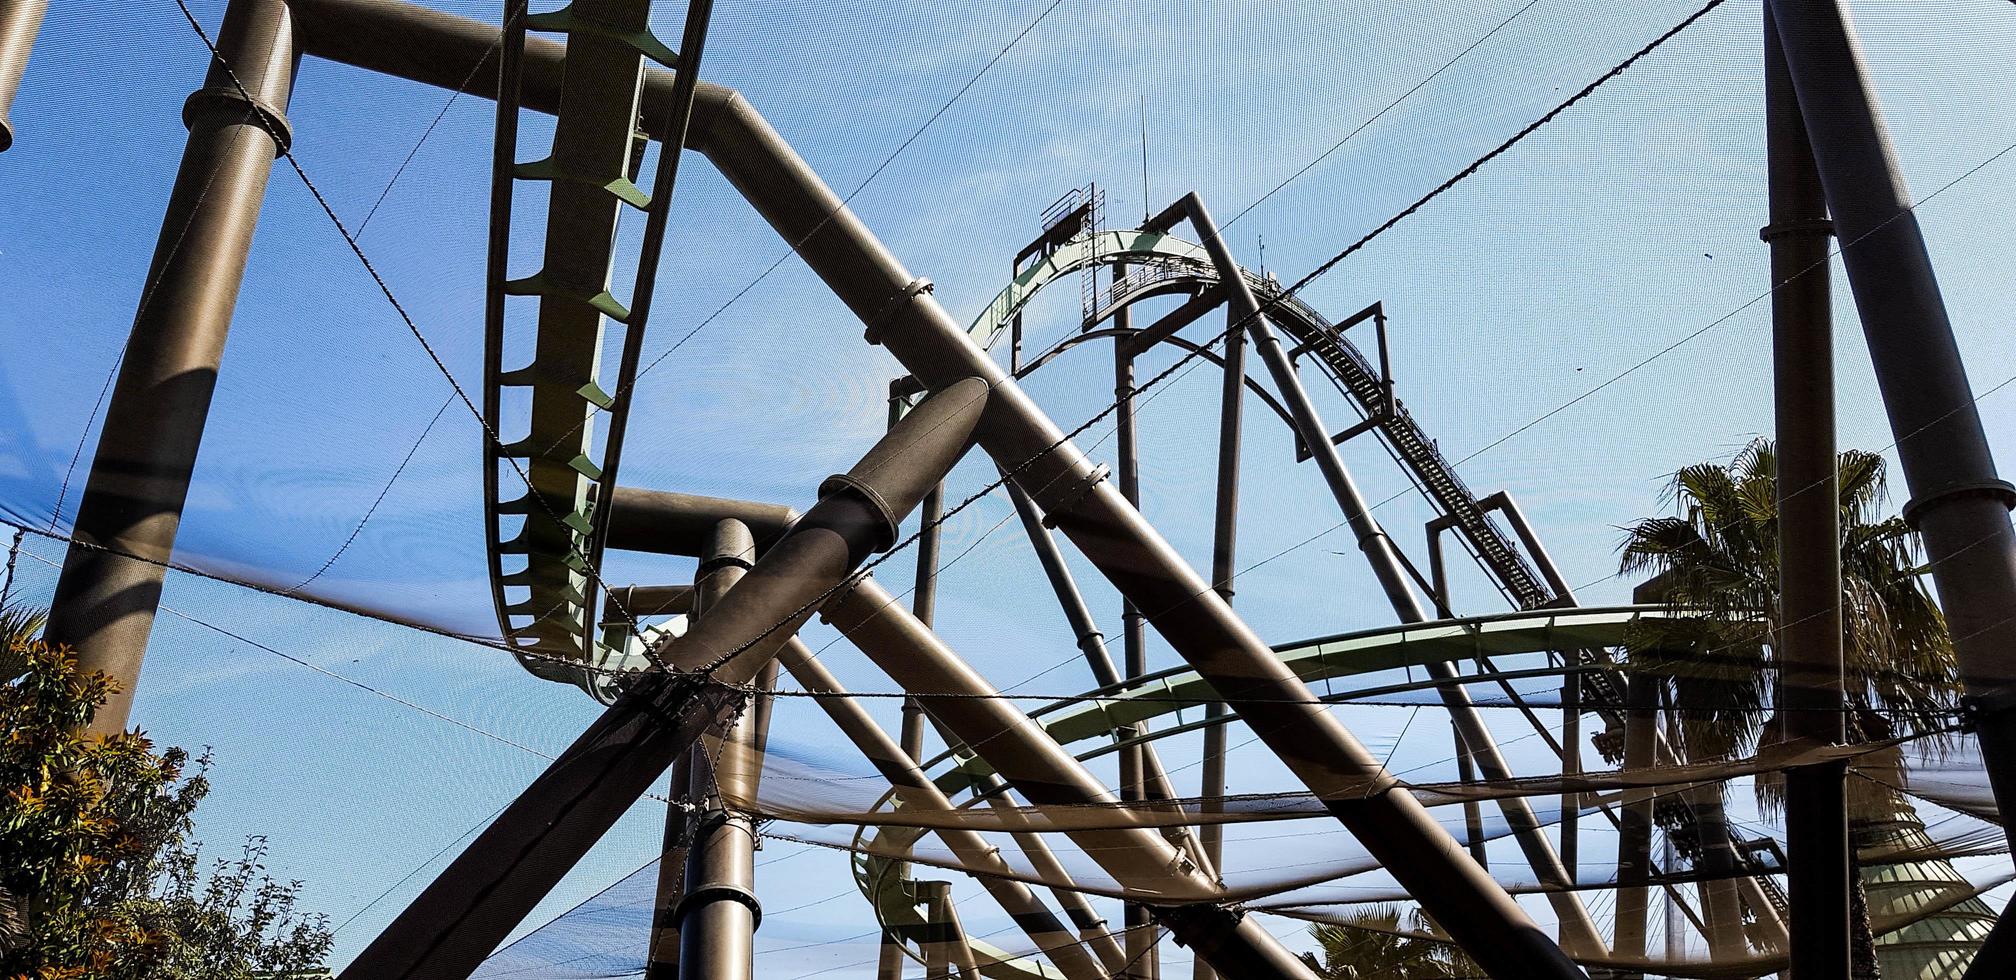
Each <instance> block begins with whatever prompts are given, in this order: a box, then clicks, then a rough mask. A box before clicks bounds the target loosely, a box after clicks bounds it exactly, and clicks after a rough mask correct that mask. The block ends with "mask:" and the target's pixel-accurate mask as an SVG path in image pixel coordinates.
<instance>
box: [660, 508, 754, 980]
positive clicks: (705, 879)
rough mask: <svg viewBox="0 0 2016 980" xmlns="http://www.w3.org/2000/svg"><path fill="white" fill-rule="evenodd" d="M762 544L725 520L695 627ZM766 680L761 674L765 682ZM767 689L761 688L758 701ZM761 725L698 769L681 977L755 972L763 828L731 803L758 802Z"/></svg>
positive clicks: (707, 560)
mask: <svg viewBox="0 0 2016 980" xmlns="http://www.w3.org/2000/svg"><path fill="white" fill-rule="evenodd" d="M755 559H756V540H755V538H753V537H751V536H750V534H749V528H748V527H747V526H745V525H743V524H742V522H740V521H732V520H730V521H722V522H721V523H720V524H719V525H717V526H716V527H715V529H714V540H713V542H712V543H711V544H710V545H709V546H708V549H707V554H706V555H705V556H704V557H702V558H701V559H700V569H699V575H698V576H697V577H696V578H695V579H694V581H693V591H694V595H693V608H694V612H695V614H696V616H695V619H694V622H696V623H697V622H701V621H704V620H705V619H706V616H707V609H708V607H710V606H713V605H715V604H717V603H719V602H720V601H721V600H722V599H723V598H724V597H726V596H727V594H728V590H729V589H732V588H734V587H735V584H736V583H737V582H740V581H741V580H742V577H743V576H744V575H745V574H747V573H748V571H749V569H750V568H751V567H752V566H753V565H754V564H755ZM759 676H760V675H759ZM764 689H765V687H764V686H763V685H762V684H761V683H760V682H759V684H758V693H757V695H756V697H758V698H760V697H762V694H761V691H762V690H764ZM762 727H763V726H762V720H761V719H760V718H759V717H758V714H757V712H756V711H755V705H754V704H751V705H750V706H749V709H748V710H745V711H744V712H743V713H742V715H741V716H740V717H737V718H735V719H734V720H733V722H732V723H731V727H730V728H728V729H727V730H725V731H720V732H717V733H716V736H715V741H716V748H717V750H718V751H717V752H716V754H715V755H714V756H713V757H712V759H711V760H710V759H708V758H707V753H706V752H705V750H704V748H703V749H701V750H700V756H701V758H700V759H699V761H698V762H697V763H696V764H695V765H694V766H693V774H694V776H695V777H697V781H696V786H695V792H694V796H695V798H696V799H697V800H698V802H699V811H698V812H697V813H695V814H694V816H693V822H692V830H691V838H690V842H689V843H688V845H687V851H686V874H685V887H684V889H683V892H684V893H683V894H682V895H681V896H680V898H679V906H678V908H677V910H676V911H674V912H673V915H672V919H673V922H674V923H675V924H676V925H677V927H678V929H679V975H680V976H681V977H684V978H690V980H717V978H718V980H748V978H750V977H752V976H753V975H754V974H755V971H756V928H757V926H759V925H761V924H762V922H763V903H762V901H761V900H760V899H758V898H757V897H756V824H755V821H753V820H751V819H750V818H749V815H748V814H747V813H743V812H741V811H739V810H735V809H732V808H731V801H735V800H742V799H748V798H750V797H753V796H754V795H755V788H756V778H757V774H758V773H760V772H761V771H762V768H763V759H762V753H761V751H760V748H759V743H760V742H761V740H762V734H763V733H762V730H761V729H762Z"/></svg>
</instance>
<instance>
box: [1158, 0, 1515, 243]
mask: <svg viewBox="0 0 2016 980" xmlns="http://www.w3.org/2000/svg"><path fill="white" fill-rule="evenodd" d="M1539 3H1540V0H1528V2H1527V3H1526V4H1525V5H1524V6H1522V7H1520V8H1519V9H1517V10H1514V11H1512V14H1511V16H1509V17H1506V18H1505V19H1504V20H1501V21H1499V22H1498V23H1497V24H1496V25H1495V26H1493V27H1492V28H1491V29H1490V30H1488V31H1485V32H1484V34H1483V36H1482V37H1479V38H1478V39H1477V40H1475V41H1472V42H1470V46H1469V47H1466V48H1464V49H1463V50H1461V51H1458V52H1456V56H1455V57H1453V58H1450V59H1449V60H1448V61H1445V62H1443V63H1442V65H1441V67H1439V68H1436V69H1435V70H1434V71H1432V72H1429V73H1428V76H1427V77H1426V78H1423V79H1421V80H1420V81H1418V82H1415V83H1414V87H1413V88H1410V89H1408V90H1407V91H1405V92H1402V93H1400V97H1399V98H1397V99H1394V100H1393V101H1391V102H1388V103H1386V106H1385V108H1382V109H1380V110H1379V111H1378V112H1375V113H1373V114H1372V116H1371V117H1370V118H1368V119H1366V120H1365V121H1364V122H1361V123H1359V124H1358V125H1357V126H1356V127H1355V128H1353V129H1352V130H1351V131H1350V132H1348V133H1345V134H1344V138H1343V139H1340V140H1338V141H1337V142H1335V143H1332V144H1330V148H1329V149H1327V150H1324V151H1323V152H1322V153H1319V154H1317V155H1316V159H1314V160H1311V161H1309V162H1308V163H1306V164H1303V165H1302V169H1300V170H1297V171H1295V172H1294V173H1292V174H1289V175H1288V177H1287V179H1285V180H1283V181H1281V182H1280V183H1278V184H1275V185H1274V187H1273V189H1271V190H1269V191H1268V192H1267V193H1265V194H1262V195H1260V197H1259V198H1258V199H1257V200H1255V201H1254V202H1253V203H1251V204H1248V205H1246V206H1245V207H1243V208H1240V209H1239V213H1237V214H1235V215H1233V216H1232V218H1231V220H1229V221H1227V222H1225V224H1224V225H1223V227H1224V228H1230V227H1232V226H1233V225H1236V224H1238V223H1239V219H1240V218H1243V217H1245V216H1246V214H1247V212H1250V211H1252V210H1253V209H1254V208H1257V207H1259V206H1260V205H1262V204H1265V203H1267V200H1268V199H1269V198H1271V197H1273V196H1274V195H1276V194H1279V193H1280V192H1281V190H1282V188H1285V187H1287V186H1288V185H1289V184H1292V183H1294V182H1295V181H1296V180H1298V179H1300V178H1301V177H1302V175H1303V174H1306V173H1308V172H1309V171H1311V170H1314V169H1316V166H1317V165H1318V164H1320V163H1322V162H1323V161H1325V160H1328V159H1329V158H1330V155H1331V154H1332V153H1335V152H1337V151H1338V150H1340V149H1343V148H1344V144H1346V143H1349V142H1351V139H1352V137H1354V136H1357V135H1358V134H1359V133H1362V132H1364V131H1365V130H1366V129H1368V128H1370V127H1371V126H1372V124H1373V123H1376V122H1378V121H1379V120H1380V119H1382V118H1384V117H1385V115H1386V114H1387V113H1389V112H1392V111H1393V110H1394V109H1396V108H1398V107H1399V105H1400V103H1402V102H1405V101H1407V100H1408V99H1409V98H1411V97H1412V96H1413V95H1414V93H1416V92H1419V91H1421V90H1422V89H1423V88H1426V87H1427V86H1428V83H1429V82H1432V81H1434V80H1435V79H1437V78H1440V77H1441V76H1442V73H1443V72H1445V71H1448V70H1449V69H1450V68H1452V67H1455V65H1456V63H1457V62H1459V61H1462V60H1463V59H1464V57H1466V56H1467V55H1469V54H1470V52H1472V51H1475V50H1477V49H1478V48H1479V47H1481V46H1483V44H1484V42H1486V41H1489V40H1491V39H1492V38H1494V37H1497V36H1498V32H1499V31H1502V30H1504V29H1505V28H1506V27H1508V26H1510V25H1511V23H1512V22H1513V21H1515V20H1518V19H1519V15H1520V14H1523V13H1525V12H1526V11H1528V10H1532V9H1533V8H1534V7H1535V6H1537V5H1538V4H1539ZM1144 142H1145V141H1144ZM1141 167H1142V170H1141V179H1142V185H1143V186H1144V187H1145V186H1146V185H1147V179H1148V170H1147V167H1148V161H1147V158H1146V152H1145V150H1144V152H1143V158H1142V161H1141ZM1143 195H1144V196H1145V195H1146V191H1143Z"/></svg>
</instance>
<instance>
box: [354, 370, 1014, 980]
mask: <svg viewBox="0 0 2016 980" xmlns="http://www.w3.org/2000/svg"><path fill="white" fill-rule="evenodd" d="M990 400H991V398H990V395H989V393H988V389H987V385H986V383H985V382H983V381H979V380H977V379H972V380H967V381H962V382H956V383H953V384H950V385H948V386H946V387H945V388H944V390H941V391H939V392H937V393H936V394H934V395H932V396H931V397H930V398H927V399H925V401H924V403H923V404H922V405H920V406H918V408H917V410H916V411H915V412H913V413H911V414H910V416H909V417H908V418H906V419H904V420H903V422H902V423H900V424H898V425H897V426H896V427H895V428H893V429H891V430H890V431H889V433H888V434H887V435H885V436H883V437H882V439H881V440H880V441H878V442H877V443H876V444H875V446H874V448H872V449H870V450H869V451H868V454H867V455H866V456H864V457H862V459H861V461H860V462H859V463H857V464H856V465H855V466H854V468H853V469H851V470H849V471H848V472H846V473H843V474H839V475H836V476H833V477H831V478H829V479H827V480H826V482H825V483H824V484H822V485H821V486H820V496H819V502H818V503H817V504H815V505H813V507H812V509H811V510H810V511H809V512H807V513H806V514H805V516H804V517H803V518H801V519H800V520H799V521H798V522H797V523H796V524H794V525H792V528H791V530H790V532H789V533H788V534H786V535H785V536H784V537H783V538H782V539H781V540H779V541H778V542H777V543H776V544H774V545H772V546H771V547H770V548H769V550H767V551H766V552H764V554H763V556H762V557H761V558H759V559H757V562H756V565H755V567H754V568H751V569H750V570H749V572H748V574H747V575H745V576H743V578H742V580H741V581H740V582H737V583H736V587H735V589H734V590H733V591H731V592H729V593H728V594H727V595H725V596H723V597H721V598H720V600H719V601H717V602H715V603H714V604H713V606H712V607H711V608H710V609H708V610H707V614H706V615H704V616H702V617H700V619H699V620H697V621H696V622H695V623H694V624H693V628H692V629H691V630H689V631H688V632H687V633H686V635H685V636H682V637H679V638H678V639H677V640H674V641H673V642H672V643H670V644H669V645H667V647H666V648H665V650H664V655H665V658H666V659H667V661H668V662H669V663H670V664H671V666H672V667H673V668H675V672H670V673H667V672H653V673H645V674H639V675H637V679H636V680H635V681H633V682H631V685H632V686H630V687H629V688H628V689H626V690H625V691H624V692H623V694H622V695H621V696H619V697H618V698H617V700H616V703H615V704H612V705H610V706H609V709H608V710H607V711H605V712H603V713H602V716H601V717H600V718H597V719H596V721H595V723H594V724H592V725H590V726H589V727H588V730H587V731H586V732H584V733H583V734H582V735H581V737H580V738H578V739H576V740H575V741H574V744H573V745H570V746H568V748H567V750H566V751H564V752H562V753H561V754H560V757H559V758H557V759H555V760H554V762H553V764H552V765H551V766H548V767H547V769H546V771H545V772H543V773H541V774H540V775H539V777H538V778H537V779H535V780H533V782H532V785H530V786H529V787H527V788H526V790H525V792H524V793H521V794H519V797H518V799H516V800H514V801H513V802H512V803H511V805H510V806H508V807H506V808H505V809H504V812H503V813H501V814H499V815H498V817H497V819H496V820H494V821H492V822H491V824H490V826H489V827H488V828H486V829H485V830H484V831H483V832H482V833H481V834H478V835H477V837H476V839H475V840H474V841H471V842H470V844H469V846H468V847H467V848H465V849H464V850H463V851H462V853H461V855H460V856H458V857H457V858H456V859H455V860H454V861H453V862H451V863H450V864H449V865H448V867H447V868H446V869H444V870H443V871H442V872H441V874H440V875H439V876H438V877H436V878H435V879H434V882H433V883H432V884H430V885H429V886H427V888H426V890H424V891H422V892H421V893H420V896H419V897H418V898H416V899H414V900H413V904H411V905H409V906H407V908H406V910H405V911H404V912H401V913H400V914H399V916H398V918H396V919H394V920H393V921H392V923H391V924H390V925H388V926H387V927H386V928H385V931H384V932H383V933H380V934H379V936H378V938H377V939H375V940H373V941H372V942H371V944H370V945H369V946H367V947H365V949H364V951H363V952H362V953H359V954H358V956H357V959H356V960H354V961H352V962H351V964H350V966H349V967H348V968H347V969H345V970H344V971H343V974H342V975H343V976H344V977H345V978H348V980H408V978H411V980H422V978H425V980H464V978H466V977H468V976H469V974H470V973H471V972H473V971H474V970H475V969H476V967H477V966H478V965H479V964H480V963H482V961H483V958H484V957H485V956H488V955H489V954H490V951H491V950H493V949H495V948H496V946H497V943H498V942H500V941H502V940H503V938H504V937H505V936H506V935H508V934H509V933H510V932H511V930H512V929H515V928H517V926H518V923H520V922H521V921H523V920H524V918H525V916H526V914H527V913H529V912H531V910H532V908H533V906H535V905H537V904H538V902H539V900H540V899H542V898H544V897H545V896H546V893H547V892H549V891H551V890H552V888H553V886H554V884H555V883H557V882H558V881H559V880H560V878H561V877H562V876H563V875H565V874H566V873H567V871H568V870H569V869H570V868H572V867H573V866H574V865H575V863H576V862H578V861H580V860H581V857H582V855H584V854H586V853H587V852H588V849H589V848H590V847H591V846H593V845H594V843H595V842H596V841H597V840H599V839H601V837H602V835H603V834H604V833H607V832H608V830H609V828H610V826H612V825H613V824H614V823H615V822H616V820H617V819H618V818H619V817H621V816H622V815H623V813H624V811H626V810H628V809H629V808H630V805H631V804H632V803H635V802H636V801H637V798H638V797H640V796H642V795H644V791H645V790H646V789H648V788H649V787H650V786H651V784H652V783H653V782H655V781H657V779H658V778H659V777H660V776H661V775H663V774H664V772H665V770H666V767H668V766H670V765H671V763H672V760H673V759H674V758H675V757H676V756H678V755H679V754H680V753H682V752H686V751H688V750H689V749H691V748H692V747H693V745H694V743H695V741H696V740H697V739H698V738H699V736H700V734H701V733H702V732H704V731H706V730H707V729H709V728H711V727H713V726H714V725H716V724H719V723H723V722H726V721H728V720H729V719H730V718H732V717H734V715H735V714H736V713H737V712H738V711H739V710H741V708H742V706H743V703H744V702H745V700H746V696H745V694H744V692H743V690H742V689H741V687H740V685H746V684H748V683H749V682H751V681H754V680H756V679H757V678H759V677H760V676H762V673H763V670H764V668H765V667H767V666H769V665H770V664H771V663H772V662H773V661H774V659H775V657H776V655H777V652H778V650H779V649H781V648H782V647H783V645H784V643H785V641H787V640H789V639H790V638H791V637H792V636H793V635H795V634H796V633H797V631H798V627H799V626H800V625H801V624H803V623H804V622H805V620H806V619H808V618H810V616H811V614H812V610H813V608H814V607H815V606H817V605H818V603H819V601H820V600H822V599H823V598H824V597H825V595H826V594H827V593H828V592H829V591H831V590H833V589H834V588H836V587H837V586H839V584H840V583H841V582H842V581H843V580H845V579H846V577H847V576H848V575H850V574H852V573H853V571H854V570H855V569H856V568H859V567H860V565H861V563H862V562H863V561H865V560H866V559H867V557H868V555H870V554H872V553H874V552H876V551H880V550H886V549H887V548H889V547H890V546H891V545H892V544H893V543H894V542H895V540H896V533H897V528H898V526H899V525H900V522H901V521H902V520H903V518H905V517H906V516H908V515H909V513H910V511H911V510H913V509H915V508H916V506H917V503H918V501H919V500H921V499H922V498H923V496H924V494H925V493H926V492H927V491H928V490H929V489H930V487H932V486H933V485H935V484H936V483H937V482H938V481H939V480H941V479H943V478H944V475H945V473H946V472H947V471H948V470H950V469H951V468H952V464H953V463H955V462H957V461H958V460H959V458H960V456H962V455H964V453H965V452H966V450H967V448H968V447H969V446H970V445H971V440H972V438H973V429H974V426H975V425H976V424H977V423H978V420H979V419H980V418H981V416H982V413H983V411H984V409H985V406H986V405H987V403H988V402H989V401H990Z"/></svg>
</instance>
